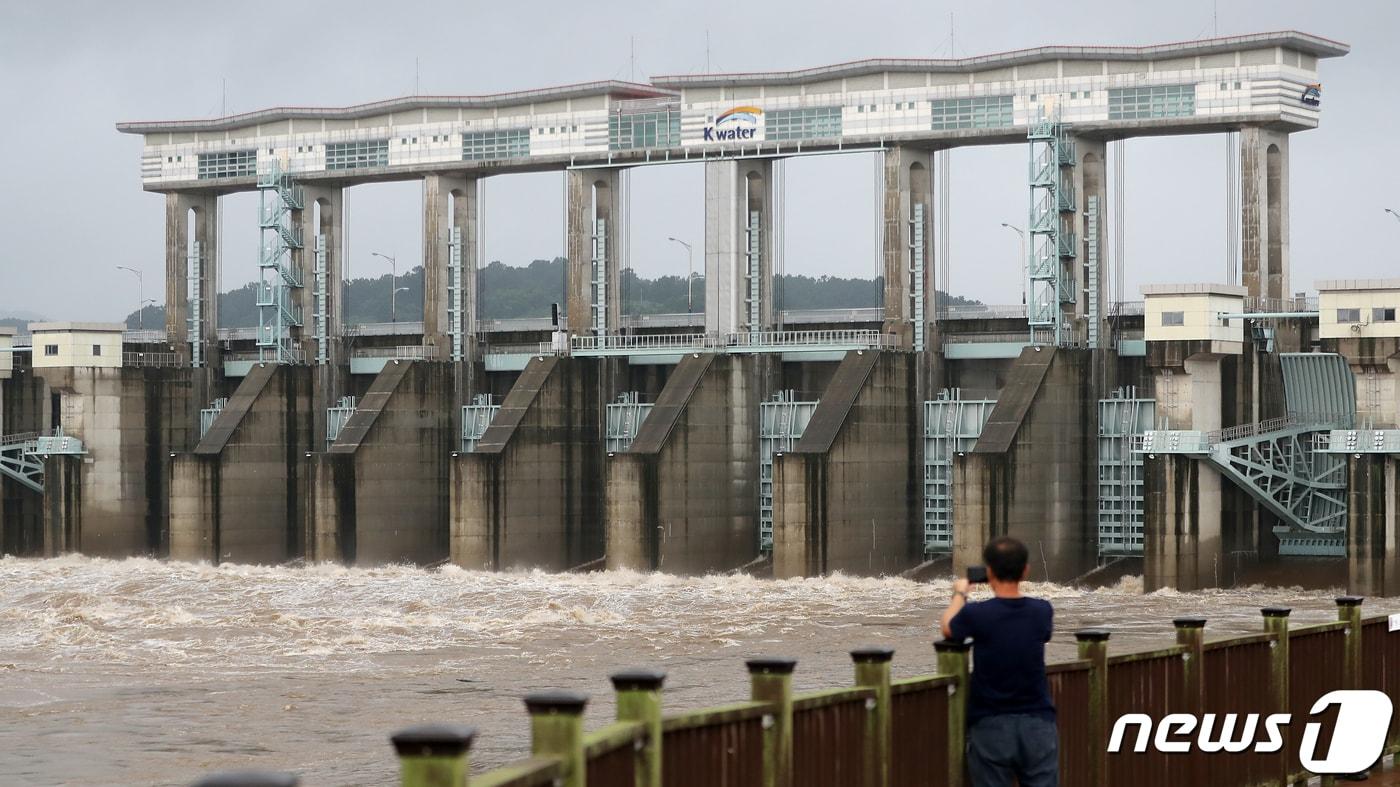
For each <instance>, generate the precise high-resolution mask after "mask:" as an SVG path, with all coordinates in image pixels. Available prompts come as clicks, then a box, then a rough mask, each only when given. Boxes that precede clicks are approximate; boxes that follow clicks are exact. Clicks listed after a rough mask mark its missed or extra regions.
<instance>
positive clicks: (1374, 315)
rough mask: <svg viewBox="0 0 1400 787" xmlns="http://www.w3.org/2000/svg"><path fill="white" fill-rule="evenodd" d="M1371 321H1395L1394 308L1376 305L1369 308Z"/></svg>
mask: <svg viewBox="0 0 1400 787" xmlns="http://www.w3.org/2000/svg"><path fill="white" fill-rule="evenodd" d="M1371 322H1395V308H1394V307H1387V306H1377V307H1376V308H1374V309H1372V310H1371Z"/></svg>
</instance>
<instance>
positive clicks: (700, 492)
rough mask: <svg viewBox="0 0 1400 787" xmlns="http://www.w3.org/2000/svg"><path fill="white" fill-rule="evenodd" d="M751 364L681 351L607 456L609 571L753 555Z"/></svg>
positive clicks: (727, 562)
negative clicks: (632, 434)
mask: <svg viewBox="0 0 1400 787" xmlns="http://www.w3.org/2000/svg"><path fill="white" fill-rule="evenodd" d="M757 361H758V359H756V358H754V357H753V356H737V355H728V356H721V355H714V354H697V355H688V356H686V357H685V358H683V359H682V360H681V362H680V364H678V365H677V366H676V369H675V371H674V372H672V374H671V376H670V378H669V379H668V380H667V382H666V387H665V388H664V389H662V391H661V394H660V396H658V397H657V399H656V404H655V406H654V407H652V410H651V413H650V414H649V415H648V416H647V418H646V420H645V421H644V422H643V423H642V426H641V428H640V429H639V430H638V432H637V436H636V439H635V440H634V441H633V442H632V445H631V447H630V448H629V449H628V450H627V451H624V452H620V453H616V454H613V455H610V456H609V457H608V460H607V480H608V483H607V509H606V519H607V525H608V543H607V566H608V568H629V569H635V570H638V571H666V572H668V573H678V574H701V573H705V572H708V571H724V570H728V569H733V568H736V567H738V566H741V565H743V564H746V563H748V562H750V561H752V560H753V559H755V558H756V557H758V554H759V548H758V488H757V479H758V473H759V470H758V455H759V452H758V423H757V418H758V409H759V391H758V385H757V366H758V364H757Z"/></svg>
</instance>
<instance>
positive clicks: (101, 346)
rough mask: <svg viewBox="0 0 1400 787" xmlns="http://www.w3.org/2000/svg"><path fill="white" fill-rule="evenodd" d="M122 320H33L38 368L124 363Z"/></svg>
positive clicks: (33, 353) (110, 365)
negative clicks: (120, 321)
mask: <svg viewBox="0 0 1400 787" xmlns="http://www.w3.org/2000/svg"><path fill="white" fill-rule="evenodd" d="M123 330H125V329H124V327H123V326H122V324H121V323H116V322H34V323H30V324H29V332H30V333H31V334H32V335H33V339H32V344H33V346H34V348H33V350H32V352H31V358H32V359H33V360H32V363H33V366H34V368H35V369H55V368H65V367H73V366H101V367H107V368H118V367H120V366H121V365H122V331H123Z"/></svg>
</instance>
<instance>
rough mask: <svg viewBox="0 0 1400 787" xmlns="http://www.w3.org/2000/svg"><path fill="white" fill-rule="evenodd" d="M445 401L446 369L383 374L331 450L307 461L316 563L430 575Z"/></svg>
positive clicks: (448, 423) (442, 509) (442, 503)
mask: <svg viewBox="0 0 1400 787" xmlns="http://www.w3.org/2000/svg"><path fill="white" fill-rule="evenodd" d="M452 401H453V396H452V376H451V370H450V368H449V365H448V364H446V363H443V362H432V361H392V362H390V363H388V364H386V365H385V366H384V370H383V371H381V372H380V373H379V374H378V375H377V376H376V377H375V379H374V382H373V383H372V384H371V385H370V387H369V391H368V392H367V393H366V394H365V395H364V396H362V397H360V399H359V402H358V404H357V406H356V409H355V413H354V414H353V415H351V416H350V419H349V420H348V421H347V422H346V423H345V426H344V428H343V429H342V430H341V433H340V435H339V437H338V438H337V439H336V441H335V442H334V443H332V444H331V445H330V447H329V448H328V449H327V450H326V453H325V454H321V455H318V456H316V457H314V460H315V463H316V465H317V467H316V468H315V469H314V470H313V471H312V479H313V481H312V483H313V486H314V488H313V490H312V501H313V505H314V514H313V517H312V518H313V526H312V530H313V534H314V535H313V541H312V543H313V549H314V555H315V559H317V560H343V561H344V562H345V563H347V564H353V565H366V566H372V565H380V564H384V563H405V562H406V563H416V564H419V565H428V564H431V563H436V562H438V561H440V560H443V559H445V558H446V557H447V556H448V538H447V498H448V492H447V463H448V460H449V456H450V452H451V451H452V450H453V449H454V448H455V446H454V445H453V444H452V440H451V435H452V417H451V406H452Z"/></svg>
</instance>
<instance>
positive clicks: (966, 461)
mask: <svg viewBox="0 0 1400 787" xmlns="http://www.w3.org/2000/svg"><path fill="white" fill-rule="evenodd" d="M1095 363H1096V360H1095V354H1094V353H1091V352H1087V351H1075V350H1063V349H1061V350H1055V349H1051V348H1046V349H1044V350H1041V351H1037V350H1036V348H1030V347H1028V348H1026V349H1025V350H1024V351H1022V353H1021V356H1020V357H1019V358H1018V359H1017V360H1016V363H1015V364H1014V365H1013V367H1012V369H1011V372H1010V375H1009V377H1008V379H1007V382H1006V386H1005V388H1003V389H1002V390H1001V391H1000V392H999V394H998V396H997V403H996V406H995V407H994V408H993V410H992V414H991V416H990V417H989V419H988V422H987V425H986V426H985V427H984V428H983V430H982V435H981V437H980V438H978V441H977V445H976V447H975V448H974V450H972V451H970V452H968V453H967V454H966V455H964V456H956V457H954V458H953V488H952V494H953V568H954V571H956V572H958V573H961V572H963V571H964V570H965V569H966V567H967V566H969V565H979V564H981V562H982V547H983V545H985V544H986V542H987V541H989V540H990V539H992V538H995V537H997V536H1003V535H1008V536H1012V537H1014V538H1018V539H1020V540H1022V541H1024V542H1025V543H1026V545H1027V546H1028V547H1029V548H1030V552H1031V572H1032V576H1037V577H1040V578H1042V579H1045V578H1048V579H1050V580H1054V581H1059V582H1063V581H1066V580H1069V579H1073V578H1075V577H1077V576H1079V575H1081V574H1083V573H1084V572H1086V571H1088V570H1090V569H1091V568H1093V567H1094V565H1095V561H1096V558H1097V529H1096V524H1095V523H1096V519H1095V514H1094V512H1095V511H1096V510H1097V470H1096V469H1095V468H1096V460H1095V450H1096V449H1095V448H1094V447H1093V446H1092V445H1090V443H1092V442H1094V440H1095V438H1094V435H1095V433H1096V431H1097V429H1096V427H1095V420H1094V419H1095V418H1096V416H1095V415H1094V413H1095V412H1096V411H1097V407H1098V402H1097V394H1096V393H1095V391H1094V387H1093V375H1094V371H1093V367H1094V365H1095Z"/></svg>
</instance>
